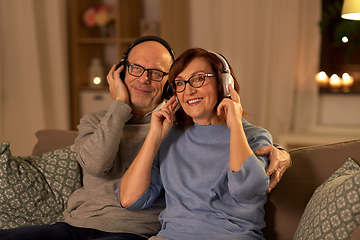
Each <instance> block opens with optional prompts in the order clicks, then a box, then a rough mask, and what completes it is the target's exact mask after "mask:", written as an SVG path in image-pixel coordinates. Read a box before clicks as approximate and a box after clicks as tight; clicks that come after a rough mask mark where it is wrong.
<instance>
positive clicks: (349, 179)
mask: <svg viewBox="0 0 360 240" xmlns="http://www.w3.org/2000/svg"><path fill="white" fill-rule="evenodd" d="M76 136H77V132H76V131H69V130H50V129H47V130H41V131H38V132H37V133H36V137H37V139H38V142H37V144H36V145H35V147H34V149H33V153H32V156H28V157H14V156H12V155H11V152H10V151H9V144H8V143H7V144H2V146H1V147H2V148H0V151H1V152H0V153H1V154H2V155H0V161H1V162H2V163H1V164H2V165H6V164H5V163H4V162H5V161H9V156H10V159H11V160H14V161H15V162H22V161H25V162H26V164H28V165H29V166H27V165H25V167H22V171H23V172H27V171H30V170H34V171H37V172H39V173H40V176H39V177H38V178H40V177H42V179H43V180H44V181H45V184H43V185H45V187H47V188H44V187H43V189H42V188H41V186H40V187H37V188H41V191H40V193H41V194H43V196H44V199H45V200H38V202H36V203H32V204H28V205H26V204H25V205H26V206H27V207H26V208H27V209H28V210H27V211H25V212H24V211H23V208H24V207H22V206H23V205H24V204H23V203H21V201H22V200H21V201H20V203H16V201H18V202H19V200H16V201H15V203H14V202H13V203H11V204H9V203H8V202H9V201H14V200H11V199H10V200H9V199H5V200H4V197H3V196H0V204H1V205H0V228H9V227H16V226H21V225H34V224H46V223H51V222H54V221H59V220H61V219H62V215H61V212H62V211H63V209H64V208H65V206H66V201H67V199H68V197H69V195H70V194H71V192H72V191H74V190H75V189H76V188H78V187H80V186H81V169H80V167H79V166H78V164H77V162H76V158H75V149H74V145H73V143H74V139H75V138H76ZM6 151H7V153H8V154H7V156H5V157H4V156H3V155H5V154H4V153H6ZM289 153H290V156H291V159H292V166H291V167H290V168H289V169H288V170H287V171H286V172H285V174H284V176H283V177H282V179H281V181H280V183H279V184H278V185H277V186H276V188H275V189H273V190H272V192H271V193H270V194H268V202H267V203H266V205H265V212H266V215H265V220H266V227H265V228H264V229H263V233H264V237H265V238H266V239H268V240H290V239H296V240H297V239H304V240H305V239H306V240H309V239H352V240H353V239H360V227H359V226H360V190H359V186H360V167H359V164H360V139H355V140H349V141H346V142H338V143H333V144H327V145H319V146H310V147H303V148H297V149H294V150H291V151H289ZM14 161H11V162H12V163H10V164H8V163H7V164H8V165H11V166H13V167H14V168H16V167H18V168H20V167H21V164H19V163H16V164H15V163H14ZM59 161H60V162H61V163H60V164H58V163H57V162H59ZM66 161H67V162H68V164H67V163H66ZM48 162H50V164H49V163H48ZM45 163H46V164H45ZM19 166H20V167H19ZM47 166H48V168H47ZM66 168H68V169H67V170H66ZM17 170H18V169H17ZM2 171H6V169H5V170H2ZM0 178H1V179H0V180H1V181H2V182H4V181H6V182H7V185H8V186H9V184H14V182H16V181H17V180H16V179H15V178H14V179H11V178H10V179H5V180H4V178H9V177H7V176H4V173H1V172H0ZM32 178H33V179H34V178H35V177H32ZM25 180H26V179H25ZM67 180H68V181H67ZM2 182H0V191H1V190H2V185H4V184H3V183H2ZM20 182H21V181H20ZM25 182H26V181H25ZM5 185H6V184H5ZM30 187H31V186H30ZM15 189H17V192H16V193H11V194H10V195H11V196H12V197H13V198H14V195H18V198H19V199H22V197H23V198H24V197H25V198H26V197H27V198H28V197H29V196H27V195H25V196H22V194H24V191H25V190H24V187H18V188H15ZM6 191H8V190H6ZM46 191H50V192H52V194H53V195H54V196H50V197H49V196H47V195H46V194H47V193H46ZM41 194H40V195H41ZM32 195H33V196H34V195H36V193H33V194H32ZM6 201H8V202H7V203H6V204H3V203H4V202H6ZM41 201H44V202H46V203H47V202H48V201H50V202H53V203H52V204H51V205H50V206H49V204H47V205H43V204H42V202H41ZM2 202H3V203H2ZM4 205H10V206H8V207H4ZM44 209H45V210H44ZM37 212H42V213H40V214H38V213H37ZM13 213H15V214H13ZM12 215H16V216H15V217H12ZM24 215H26V216H25V217H24ZM6 221H8V222H11V224H3V223H4V222H6Z"/></svg>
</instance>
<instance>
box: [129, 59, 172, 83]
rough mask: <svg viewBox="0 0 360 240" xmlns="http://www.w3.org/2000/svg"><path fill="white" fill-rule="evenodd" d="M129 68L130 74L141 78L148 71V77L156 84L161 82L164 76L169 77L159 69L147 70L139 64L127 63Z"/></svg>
mask: <svg viewBox="0 0 360 240" xmlns="http://www.w3.org/2000/svg"><path fill="white" fill-rule="evenodd" d="M126 66H127V67H128V72H129V74H130V75H131V76H134V77H141V76H142V75H143V74H144V72H145V71H147V77H148V78H149V79H150V80H152V81H155V82H161V80H163V78H164V76H166V75H168V73H166V72H163V71H160V70H157V69H146V68H144V67H143V66H140V65H137V64H131V63H126Z"/></svg>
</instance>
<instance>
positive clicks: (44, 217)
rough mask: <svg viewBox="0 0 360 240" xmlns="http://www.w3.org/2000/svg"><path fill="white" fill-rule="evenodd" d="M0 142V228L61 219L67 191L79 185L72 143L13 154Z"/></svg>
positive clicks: (6, 143)
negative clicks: (33, 153) (39, 152)
mask: <svg viewBox="0 0 360 240" xmlns="http://www.w3.org/2000/svg"><path fill="white" fill-rule="evenodd" d="M9 147H10V144H9V142H5V143H2V144H1V145H0V229H5V228H14V227H18V226H24V225H39V224H51V223H55V222H57V221H61V220H62V219H63V218H62V212H63V211H64V209H65V207H66V203H67V200H68V198H69V196H70V194H71V193H72V192H73V191H74V190H75V189H77V188H79V187H80V186H81V176H80V166H79V165H78V163H77V161H76V154H75V147H74V145H72V146H69V147H66V148H62V149H58V150H55V151H52V152H48V153H44V154H42V155H38V156H28V157H15V156H12V154H11V151H10V148H9Z"/></svg>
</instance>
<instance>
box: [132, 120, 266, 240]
mask: <svg viewBox="0 0 360 240" xmlns="http://www.w3.org/2000/svg"><path fill="white" fill-rule="evenodd" d="M243 126H244V131H245V134H246V137H247V139H248V143H249V145H250V147H251V149H252V150H253V151H256V150H257V149H259V148H260V147H263V146H267V145H271V144H272V138H271V135H270V134H269V132H268V131H266V130H265V129H263V128H261V127H256V126H253V125H251V124H249V123H248V122H246V121H245V120H243ZM229 146H230V130H229V128H228V127H227V126H226V125H221V124H218V125H208V126H202V125H198V124H195V125H194V126H192V127H190V128H188V129H187V130H185V131H184V132H181V131H179V130H177V129H175V128H173V129H172V130H171V131H170V133H169V134H168V136H167V137H166V138H165V139H164V140H163V142H162V144H161V147H160V149H159V151H158V154H157V156H156V158H155V161H154V164H153V168H152V179H151V185H150V187H149V189H148V190H147V192H145V193H144V195H143V196H142V197H140V198H139V199H138V200H137V201H136V202H135V203H134V204H133V205H131V206H130V207H129V208H128V209H144V208H147V207H149V206H151V205H152V204H153V201H154V200H155V199H156V198H157V196H158V194H159V192H160V190H161V189H162V188H164V189H165V192H166V193H165V196H166V209H165V210H164V211H163V212H162V213H161V214H160V221H161V223H162V229H161V231H160V232H159V234H158V235H157V236H159V237H163V238H166V239H171V240H180V239H199V240H205V239H206V240H207V239H221V240H228V239H229V240H230V239H231V240H232V239H242V240H244V239H251V240H254V239H262V240H263V237H262V233H261V229H262V228H263V227H264V226H265V221H264V214H265V212H264V209H263V206H264V204H265V202H266V199H267V196H266V190H267V188H268V186H269V177H268V176H267V175H266V172H265V169H266V168H267V166H268V160H267V157H266V156H260V157H258V156H255V155H254V154H252V155H251V156H250V157H248V159H246V161H245V162H244V163H243V164H242V166H241V169H240V171H238V172H232V171H231V170H229V156H230V152H229V150H230V147H229Z"/></svg>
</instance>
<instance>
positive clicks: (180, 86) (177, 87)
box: [171, 73, 216, 93]
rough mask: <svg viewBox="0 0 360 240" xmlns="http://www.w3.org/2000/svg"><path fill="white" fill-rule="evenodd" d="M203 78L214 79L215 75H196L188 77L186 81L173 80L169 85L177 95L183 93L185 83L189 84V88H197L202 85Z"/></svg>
mask: <svg viewBox="0 0 360 240" xmlns="http://www.w3.org/2000/svg"><path fill="white" fill-rule="evenodd" d="M205 77H216V75H215V74H210V73H206V74H197V75H194V76H192V77H190V78H189V79H188V80H187V81H185V80H175V81H174V82H172V83H171V86H172V88H173V90H174V91H175V92H177V93H180V92H183V91H184V90H185V88H186V84H187V83H189V84H190V86H192V87H194V88H199V87H201V86H202V85H203V84H204V82H205Z"/></svg>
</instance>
